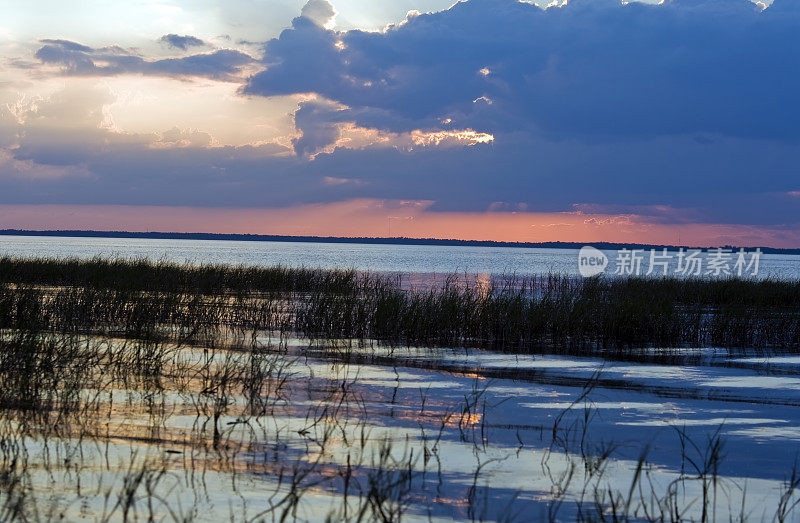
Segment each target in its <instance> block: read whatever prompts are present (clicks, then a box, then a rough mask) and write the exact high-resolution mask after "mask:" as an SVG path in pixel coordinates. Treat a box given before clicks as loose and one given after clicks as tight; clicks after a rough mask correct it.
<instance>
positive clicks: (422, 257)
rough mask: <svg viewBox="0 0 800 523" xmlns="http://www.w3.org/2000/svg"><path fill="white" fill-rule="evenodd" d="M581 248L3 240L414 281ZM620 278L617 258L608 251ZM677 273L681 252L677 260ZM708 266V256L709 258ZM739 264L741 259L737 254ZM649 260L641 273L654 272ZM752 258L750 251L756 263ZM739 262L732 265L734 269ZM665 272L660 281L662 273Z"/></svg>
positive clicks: (15, 249) (782, 274) (561, 269)
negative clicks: (342, 270)
mask: <svg viewBox="0 0 800 523" xmlns="http://www.w3.org/2000/svg"><path fill="white" fill-rule="evenodd" d="M578 252H579V251H578V250H577V249H538V248H514V247H467V246H438V245H436V246H434V245H365V244H342V243H293V242H250V241H223V240H172V239H170V240H154V239H138V238H72V237H41V236H0V254H2V255H6V256H23V257H48V258H50V257H53V258H70V257H75V258H91V257H95V256H103V257H123V258H147V259H151V260H159V259H165V260H168V261H172V262H178V263H183V262H191V263H212V264H234V265H238V264H243V265H251V266H270V265H278V264H280V265H285V266H289V267H314V268H325V269H331V268H346V269H351V268H352V269H358V270H364V271H377V272H402V273H411V274H452V273H457V272H459V273H463V272H466V273H470V274H492V275H512V274H513V275H517V276H529V275H535V274H547V273H559V274H568V275H575V276H577V275H578V274H579V272H578ZM603 252H604V254H605V255H606V256H607V257H608V259H609V268H608V269H606V272H607V273H613V272H614V266H615V260H616V259H617V255H618V253H617V252H616V251H603ZM670 255H671V256H672V259H671V260H670V261H669V274H671V275H672V274H674V273H675V268H676V263H677V260H676V253H670ZM703 256H704V258H705V259H706V262H707V257H708V255H707V253H703ZM733 256H734V258H735V253H734V255H733ZM648 257H649V252H645V253H643V259H642V266H641V273H642V274H644V273H646V272H647V270H648ZM749 257H750V251H748V261H749ZM733 263H734V259H732V260H731V263H730V266H731V267H732V266H733ZM659 271H661V269H660V268H658V269H657V270H656V271H655V272H654V274H660V272H659ZM757 276H758V277H759V278H767V277H770V278H781V279H795V278H800V256H797V255H784V254H763V255H761V257H760V266H759V270H758V274H757Z"/></svg>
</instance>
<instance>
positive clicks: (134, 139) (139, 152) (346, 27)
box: [0, 0, 800, 247]
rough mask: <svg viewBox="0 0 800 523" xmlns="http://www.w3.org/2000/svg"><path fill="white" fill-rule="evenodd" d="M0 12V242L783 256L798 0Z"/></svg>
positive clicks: (289, 3)
mask: <svg viewBox="0 0 800 523" xmlns="http://www.w3.org/2000/svg"><path fill="white" fill-rule="evenodd" d="M333 1H334V3H330V2H329V1H328V0H307V1H304V0H256V1H253V0H250V1H241V0H229V1H218V2H215V1H210V0H196V1H143V2H131V3H122V2H112V1H110V0H108V1H86V2H81V3H80V4H79V5H78V6H76V5H75V4H68V3H65V2H57V1H54V0H42V1H37V2H22V1H7V0H0V9H2V12H3V13H4V15H3V17H0V228H27V229H95V230H135V231H145V230H147V231H164V232H223V233H262V234H291V235H298V234H299V235H335V236H408V237H437V238H459V239H481V240H484V239H490V240H501V241H524V242H535V241H559V240H560V241H576V242H582V241H585V242H588V241H613V242H636V243H664V244H691V245H698V246H718V245H736V246H745V247H749V246H772V247H800V168H798V160H799V159H800V103H798V93H800V60H798V56H800V2H797V0H774V2H763V3H762V2H752V1H750V0H664V1H662V2H659V3H655V2H620V1H619V0H569V1H563V0H560V1H555V2H553V3H550V4H547V5H544V4H540V5H537V4H536V3H532V2H519V1H517V0H466V1H462V2H458V3H456V4H452V0H444V1H443V0H396V1H386V2H375V1H374V0H333Z"/></svg>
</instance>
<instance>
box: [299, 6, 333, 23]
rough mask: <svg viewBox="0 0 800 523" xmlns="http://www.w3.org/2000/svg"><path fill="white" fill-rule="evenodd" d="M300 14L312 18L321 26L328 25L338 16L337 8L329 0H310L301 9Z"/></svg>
mask: <svg viewBox="0 0 800 523" xmlns="http://www.w3.org/2000/svg"><path fill="white" fill-rule="evenodd" d="M300 16H302V17H304V18H307V19H309V20H311V21H312V22H314V23H315V24H317V25H319V26H320V27H328V26H330V25H331V24H332V23H333V20H334V18H336V9H334V8H333V5H332V4H331V3H330V2H328V0H308V2H306V4H305V5H304V6H303V9H302V10H301V11H300Z"/></svg>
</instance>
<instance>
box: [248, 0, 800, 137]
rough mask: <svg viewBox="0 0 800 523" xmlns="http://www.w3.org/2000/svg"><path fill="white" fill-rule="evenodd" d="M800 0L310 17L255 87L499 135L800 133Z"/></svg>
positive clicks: (488, 5)
mask: <svg viewBox="0 0 800 523" xmlns="http://www.w3.org/2000/svg"><path fill="white" fill-rule="evenodd" d="M796 4H797V2H796V0H776V1H775V3H774V4H773V5H772V6H771V7H770V8H768V9H766V10H764V11H763V12H762V11H761V10H760V8H759V7H758V6H756V5H755V4H753V3H751V2H749V1H748V0H672V1H666V2H664V3H663V4H661V5H646V4H638V3H630V4H625V5H622V4H621V3H620V2H618V1H616V0H615V1H611V0H572V1H571V2H570V3H569V5H567V6H565V7H560V8H549V9H540V8H538V7H536V6H535V5H532V4H528V3H522V2H517V1H516V0H470V1H468V2H460V3H458V4H456V5H454V6H453V7H452V8H450V9H449V10H446V11H442V12H438V13H432V14H422V15H418V16H413V17H411V18H410V19H409V20H407V21H406V22H405V23H403V24H401V25H398V26H395V27H393V28H390V29H389V30H388V31H386V32H363V31H357V30H354V31H348V32H343V33H339V32H334V31H329V30H326V29H324V28H323V27H321V26H320V25H318V24H316V23H314V22H313V21H311V20H309V19H308V18H306V17H299V18H296V19H295V20H294V21H293V23H292V28H291V29H288V30H286V31H284V32H283V33H282V34H281V35H280V37H279V38H276V39H273V40H271V41H269V42H268V43H267V44H266V45H265V56H264V63H265V66H266V69H265V70H264V71H263V72H261V73H259V74H257V75H255V76H254V77H252V78H251V79H250V81H249V82H248V85H247V86H246V89H245V90H246V92H248V93H250V94H257V95H264V96H271V95H279V94H291V93H305V92H315V93H319V94H321V95H323V96H325V97H327V98H329V99H332V100H335V101H337V102H340V103H342V104H344V105H346V106H348V107H350V108H353V109H354V110H356V109H362V110H363V109H371V110H381V111H385V112H388V113H390V114H392V115H395V117H393V118H388V119H386V120H385V121H383V122H381V119H380V118H376V119H373V120H371V121H370V122H369V123H370V124H371V125H374V126H378V127H380V128H384V129H390V130H409V128H414V127H425V128H431V127H436V126H437V125H438V122H439V121H440V120H441V119H442V118H445V117H448V118H452V119H453V120H454V121H455V122H456V123H457V124H460V125H462V126H473V127H480V128H481V129H482V130H488V131H489V132H509V131H515V130H520V129H540V130H544V131H546V132H548V133H551V134H553V135H578V134H579V135H588V136H607V135H619V136H638V137H641V136H658V135H667V134H683V133H699V132H703V133H719V134H724V135H730V136H742V137H761V138H781V139H795V138H798V137H800V123H799V122H800V104H797V103H796V102H795V100H796V97H797V93H798V92H800V61H798V60H797V59H796V58H797V56H798V55H800V9H798V7H796ZM337 42H340V43H339V44H338V47H337ZM481 70H483V72H481ZM481 97H485V98H484V99H481ZM476 100H478V101H477V102H476ZM488 102H491V103H488ZM363 116H364V113H363V112H362V113H361V114H360V115H359V117H358V118H363ZM354 119H356V118H354ZM403 119H405V121H407V122H408V123H407V124H406V125H402V124H399V122H400V121H403Z"/></svg>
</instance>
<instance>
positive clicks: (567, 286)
mask: <svg viewBox="0 0 800 523" xmlns="http://www.w3.org/2000/svg"><path fill="white" fill-rule="evenodd" d="M0 286H1V288H0V328H10V329H17V330H18V329H23V330H26V329H31V328H32V329H35V330H37V331H42V330H44V331H50V332H58V333H67V332H68V333H103V334H114V335H121V336H125V337H133V338H153V339H155V338H159V339H161V338H174V337H179V338H180V339H181V340H187V341H191V340H193V339H196V340H203V339H209V338H213V339H216V338H218V337H219V334H220V332H222V331H225V332H227V333H234V334H237V335H239V336H245V335H247V334H258V333H260V332H280V333H285V334H291V335H293V336H299V337H304V338H309V339H343V338H344V339H354V340H362V341H367V340H378V341H382V342H385V343H388V344H393V345H425V346H445V347H453V346H470V347H481V348H487V349H497V350H505V351H514V352H536V351H538V350H548V351H553V350H555V351H559V350H563V351H570V352H594V351H598V350H603V351H625V350H628V349H631V348H639V347H696V346H715V347H729V348H747V349H756V350H759V349H761V350H774V351H791V350H796V349H799V348H800V281H797V280H793V281H783V280H780V281H779V280H758V281H757V280H743V279H734V278H730V279H675V278H661V279H659V278H593V279H583V278H575V277H568V276H561V275H545V276H538V277H530V278H498V279H497V280H496V281H494V282H492V283H488V284H482V285H478V284H475V283H474V281H471V280H468V279H466V278H464V277H457V276H452V277H450V278H447V279H446V280H445V281H443V282H442V283H441V285H437V286H436V287H434V288H432V289H428V290H418V289H414V288H410V289H409V288H404V287H403V286H402V282H401V279H400V278H399V277H395V276H387V275H381V274H368V273H360V272H356V271H353V270H322V269H308V268H289V267H265V268H253V267H244V266H236V267H234V266H223V265H191V264H184V265H181V264H174V263H167V262H164V261H161V262H150V261H145V260H119V259H100V258H97V259H92V260H76V259H68V260H57V259H15V258H8V257H6V258H0Z"/></svg>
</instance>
